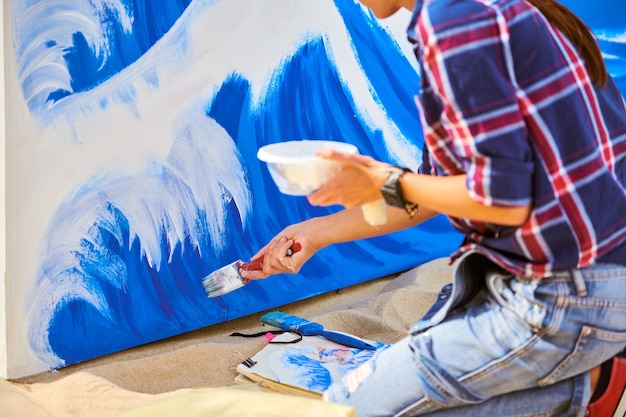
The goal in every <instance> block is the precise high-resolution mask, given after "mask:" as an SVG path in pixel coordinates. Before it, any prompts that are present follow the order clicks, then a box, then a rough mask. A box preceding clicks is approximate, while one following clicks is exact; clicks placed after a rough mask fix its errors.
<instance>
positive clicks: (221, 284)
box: [202, 264, 246, 298]
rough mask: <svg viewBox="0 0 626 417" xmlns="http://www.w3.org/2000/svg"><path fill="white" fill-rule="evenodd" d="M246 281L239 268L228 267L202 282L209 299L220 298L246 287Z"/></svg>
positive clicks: (235, 266) (208, 276) (234, 266)
mask: <svg viewBox="0 0 626 417" xmlns="http://www.w3.org/2000/svg"><path fill="white" fill-rule="evenodd" d="M245 284H246V283H245V281H244V280H243V278H242V277H241V275H240V274H239V267H238V266H237V265H236V264H234V265H228V266H226V267H224V268H222V269H220V270H218V271H215V272H213V273H212V274H210V275H207V276H206V277H205V278H204V279H203V280H202V286H203V287H204V290H205V291H206V293H207V294H208V296H209V298H214V297H219V296H220V295H223V294H227V293H229V292H231V291H234V290H236V289H238V288H241V287H243V286H244V285H245Z"/></svg>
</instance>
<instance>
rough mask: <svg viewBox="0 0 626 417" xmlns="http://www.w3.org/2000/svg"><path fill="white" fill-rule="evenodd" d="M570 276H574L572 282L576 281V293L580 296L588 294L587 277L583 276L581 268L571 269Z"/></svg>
mask: <svg viewBox="0 0 626 417" xmlns="http://www.w3.org/2000/svg"><path fill="white" fill-rule="evenodd" d="M570 276H571V278H572V282H573V283H574V287H575V288H576V293H577V294H578V296H579V297H580V298H583V297H586V296H587V285H586V284H585V278H584V277H583V274H582V272H580V269H572V270H570Z"/></svg>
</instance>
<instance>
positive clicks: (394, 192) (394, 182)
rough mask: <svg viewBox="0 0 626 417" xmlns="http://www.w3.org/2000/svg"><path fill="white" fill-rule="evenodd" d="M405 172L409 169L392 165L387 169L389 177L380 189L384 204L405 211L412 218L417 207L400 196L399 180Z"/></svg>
mask: <svg viewBox="0 0 626 417" xmlns="http://www.w3.org/2000/svg"><path fill="white" fill-rule="evenodd" d="M407 172H411V170H410V169H408V168H404V167H401V166H397V165H392V166H391V167H390V168H389V175H388V176H387V179H386V180H385V184H384V185H383V187H382V188H381V189H380V192H381V193H382V194H383V198H384V199H385V202H386V203H387V204H389V205H390V206H392V207H399V208H403V209H405V210H406V212H407V213H408V214H409V216H411V218H413V216H415V214H416V213H417V210H418V208H419V206H418V205H417V204H415V203H412V202H410V201H406V200H405V199H404V196H403V195H402V189H401V188H400V180H401V179H402V176H403V175H404V174H406V173H407Z"/></svg>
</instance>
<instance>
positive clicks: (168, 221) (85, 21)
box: [11, 0, 626, 368]
mask: <svg viewBox="0 0 626 417" xmlns="http://www.w3.org/2000/svg"><path fill="white" fill-rule="evenodd" d="M11 3H12V5H11V20H12V22H13V24H12V33H11V36H12V37H13V39H12V40H13V45H14V50H13V53H14V56H15V58H14V59H15V63H16V69H17V77H18V83H19V88H20V91H21V94H22V96H23V100H24V105H25V107H26V108H27V111H28V113H29V114H30V116H31V121H32V124H33V125H34V126H35V130H36V132H37V135H39V136H37V135H34V137H33V138H30V139H29V143H31V142H32V144H31V145H29V146H32V148H33V149H35V150H36V152H39V154H38V160H39V161H41V164H40V165H39V167H38V168H39V169H43V170H45V173H46V179H45V180H40V181H41V183H43V184H44V185H47V186H48V185H49V186H52V187H53V188H54V192H51V191H50V190H49V189H47V188H46V187H41V189H35V190H34V191H33V199H37V198H38V196H40V197H39V198H41V199H44V196H45V197H46V202H47V203H46V204H44V205H42V206H41V210H42V212H41V213H40V214H41V216H40V217H41V218H44V219H46V222H45V229H44V230H43V231H42V232H41V236H43V237H42V239H41V242H36V250H37V254H38V255H37V272H36V276H35V277H34V278H33V284H32V289H31V290H30V292H29V298H28V302H27V304H28V309H29V310H28V311H29V316H28V323H27V325H28V343H29V345H30V349H32V351H33V352H34V354H35V355H36V356H37V358H38V359H39V360H40V361H41V363H42V364H43V365H44V366H45V367H48V368H58V367H62V366H65V365H69V364H73V363H77V362H81V361H84V360H87V359H91V358H94V357H98V356H101V355H105V354H108V353H112V352H115V351H119V350H122V349H126V348H129V347H132V346H137V345H141V344H145V343H148V342H151V341H155V340H159V339H163V338H167V337H170V336H173V335H177V334H181V333H184V332H188V331H191V330H195V329H198V328H201V327H204V326H208V325H211V324H215V323H219V322H223V321H227V320H232V319H235V318H238V317H242V316H244V315H247V314H251V313H255V312H259V311H263V310H266V309H269V308H273V307H276V306H280V305H284V304H286V303H289V302H292V301H295V300H298V299H304V298H308V297H312V296H314V295H317V294H321V293H324V292H328V291H333V290H336V289H338V288H342V287H346V286H349V285H354V284H357V283H359V282H364V281H367V280H370V279H374V278H377V277H380V276H383V275H387V274H391V273H395V272H398V271H402V270H405V269H408V268H412V267H415V266H417V265H419V264H421V263H423V262H426V261H428V260H431V259H434V258H437V257H441V256H447V255H448V254H449V253H450V252H451V251H452V250H453V249H454V248H455V247H456V246H457V245H458V244H459V242H460V236H459V235H458V234H457V233H456V232H454V231H453V230H452V228H451V227H450V225H449V224H448V222H447V220H445V219H443V218H436V219H433V220H432V221H430V222H429V223H427V224H424V225H422V226H420V227H418V228H415V229H411V230H407V231H403V232H400V233H396V234H394V235H391V236H386V237H380V238H376V239H370V240H364V241H358V242H353V243H346V244H342V245H336V246H334V247H329V248H326V249H324V250H322V251H321V252H319V253H318V254H316V256H315V257H314V258H312V259H311V261H310V262H309V263H308V264H307V265H305V267H304V268H303V269H302V270H301V272H300V273H299V274H297V275H295V276H288V277H284V276H275V277H271V278H269V279H267V280H263V281H259V282H253V283H251V284H249V285H247V286H245V287H244V288H242V289H240V290H238V291H235V292H233V293H230V294H227V295H225V296H223V297H219V298H216V299H208V298H207V297H206V293H205V292H204V289H203V287H202V278H203V277H204V276H205V275H207V274H208V273H210V272H212V271H214V270H216V269H218V268H220V267H222V266H224V265H226V264H228V263H231V262H233V261H234V260H236V259H249V257H250V256H251V255H253V254H254V253H256V251H257V250H258V249H259V248H260V247H261V246H263V245H264V244H265V243H266V242H267V241H268V239H270V238H271V237H273V236H274V235H275V234H276V233H277V232H279V231H280V230H281V229H282V228H283V227H285V226H287V225H289V224H291V223H294V222H298V221H300V220H303V219H306V218H309V217H311V216H319V215H324V214H328V213H330V212H333V211H334V210H338V208H337V207H331V208H319V207H313V206H311V205H309V204H308V202H307V200H306V198H304V197H293V196H286V195H282V194H281V193H279V191H278V190H277V188H276V186H275V185H274V184H273V182H272V180H271V178H270V176H269V173H268V171H267V169H266V167H265V166H264V165H263V164H262V163H261V162H259V161H258V160H257V158H256V151H257V149H258V148H260V147H261V146H263V145H265V144H268V143H274V142H279V141H287V140H297V139H329V140H336V141H343V142H349V143H352V144H354V145H356V146H357V147H358V148H359V151H360V153H362V154H367V155H371V156H374V157H376V158H378V159H382V160H386V161H390V162H394V163H399V164H402V165H406V166H409V167H411V168H413V169H415V168H417V166H418V164H419V161H420V160H421V148H422V144H423V140H422V135H421V127H420V122H419V116H418V114H417V110H416V109H415V105H414V96H415V95H416V94H417V93H418V88H419V82H418V79H419V76H418V74H417V72H416V70H415V65H414V63H413V61H412V57H410V56H407V55H406V54H404V53H403V51H402V48H401V47H400V46H399V44H398V41H397V38H396V37H394V36H393V35H392V33H391V32H390V30H389V29H388V28H387V27H386V26H384V25H381V23H380V22H378V21H377V20H376V19H375V18H374V17H373V16H372V14H371V13H369V12H368V11H367V10H366V9H364V8H362V7H361V6H360V5H359V4H358V2H357V1H355V0H335V1H330V0H328V1H326V0H303V1H298V2H293V1H292V0H283V1H276V0H272V1H269V0H255V1H254V2H250V1H248V0H170V1H151V0H134V1H131V0H44V1H41V0H37V1H35V0H22V1H13V2H11ZM566 4H567V5H569V6H570V7H572V8H573V9H575V10H576V11H577V13H579V15H580V16H581V17H583V18H588V19H589V20H588V24H589V25H590V27H591V28H592V29H593V30H594V32H595V33H596V34H597V36H598V39H599V41H600V43H601V46H602V48H603V51H604V53H605V58H606V60H607V65H608V67H609V70H610V72H611V73H612V74H613V75H614V77H615V79H616V80H617V82H618V85H619V86H620V88H621V90H622V91H626V63H625V62H624V60H625V59H626V50H625V49H624V44H625V42H626V28H625V27H624V22H620V21H619V13H617V14H616V13H611V12H610V9H611V7H616V8H619V7H620V6H619V5H618V2H617V1H607V2H603V3H602V6H600V5H597V4H594V5H593V6H592V7H590V6H588V5H587V3H586V2H583V1H582V0H577V1H568V2H566ZM591 8H593V12H594V13H595V12H596V11H597V10H598V9H602V10H603V12H602V13H601V14H594V15H591V14H589V15H587V12H588V11H589V12H592V10H590V9H591ZM605 9H606V10H605ZM51 144H53V145H54V149H53V151H52V152H49V150H50V149H49V148H50V147H51ZM55 179H62V180H59V181H55ZM44 188H45V189H44Z"/></svg>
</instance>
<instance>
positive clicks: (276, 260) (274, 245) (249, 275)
mask: <svg viewBox="0 0 626 417" xmlns="http://www.w3.org/2000/svg"><path fill="white" fill-rule="evenodd" d="M292 247H294V241H293V240H290V239H287V238H285V237H282V238H280V239H277V240H272V241H271V242H270V243H268V244H267V245H265V247H264V248H263V249H262V250H261V251H259V253H257V254H256V255H255V256H254V257H253V258H252V260H258V259H259V258H261V256H263V269H262V270H250V271H244V270H241V271H240V273H241V276H242V278H244V279H246V280H255V279H263V278H267V277H268V276H270V275H274V274H281V273H289V274H295V273H297V272H299V270H300V264H299V263H298V262H296V260H295V259H294V258H293V254H294V253H293V252H294V251H293V250H292ZM298 250H299V248H298Z"/></svg>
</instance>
